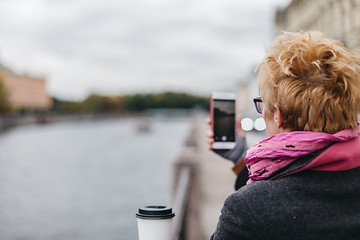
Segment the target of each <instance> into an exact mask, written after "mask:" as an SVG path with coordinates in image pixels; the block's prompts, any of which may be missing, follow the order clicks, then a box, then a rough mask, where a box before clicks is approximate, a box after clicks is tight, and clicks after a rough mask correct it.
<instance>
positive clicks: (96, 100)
mask: <svg viewBox="0 0 360 240" xmlns="http://www.w3.org/2000/svg"><path fill="white" fill-rule="evenodd" d="M159 108H161V109H179V108H181V109H193V108H201V109H205V110H209V98H208V97H201V96H195V95H190V94H186V93H177V92H163V93H151V94H133V95H125V96H101V95H97V94H91V95H90V96H88V97H87V98H86V99H85V100H83V101H79V102H76V101H64V100H60V99H57V98H53V107H52V109H51V111H52V112H54V113H60V114H75V113H92V114H96V113H99V114H102V113H137V112H143V111H145V110H149V109H159Z"/></svg>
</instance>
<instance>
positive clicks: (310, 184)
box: [211, 159, 360, 240]
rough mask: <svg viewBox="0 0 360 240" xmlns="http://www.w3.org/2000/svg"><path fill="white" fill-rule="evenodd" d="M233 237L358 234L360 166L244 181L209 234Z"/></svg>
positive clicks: (307, 239)
mask: <svg viewBox="0 0 360 240" xmlns="http://www.w3.org/2000/svg"><path fill="white" fill-rule="evenodd" d="M309 161H311V159H309ZM286 171H291V170H286ZM230 239H231V240H248V239H251V240H265V239H269V240H285V239H286V240H290V239H291V240H335V239H339V240H360V167H359V168H354V169H351V170H346V171H336V172H330V171H309V170H308V171H302V172H299V173H294V174H292V175H288V176H285V177H281V178H278V179H271V180H262V181H257V182H253V183H251V184H249V185H245V186H243V187H241V188H240V189H238V190H237V191H236V192H235V193H233V194H232V195H230V196H229V197H228V198H227V199H226V201H225V203H224V206H223V209H222V210H221V216H220V218H219V222H218V226H217V229H216V231H215V233H214V234H213V235H212V237H211V240H230Z"/></svg>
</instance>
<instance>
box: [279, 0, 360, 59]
mask: <svg viewBox="0 0 360 240" xmlns="http://www.w3.org/2000/svg"><path fill="white" fill-rule="evenodd" d="M275 23H276V27H277V34H279V33H281V32H282V31H290V32H297V31H302V30H305V31H320V32H322V33H324V34H325V35H326V36H327V37H331V38H334V39H337V40H340V41H341V42H342V43H343V44H344V45H345V46H346V47H347V48H349V49H350V50H352V51H353V52H355V53H357V54H360V0H317V1H312V0H292V1H291V3H290V4H289V5H288V6H287V7H286V8H284V9H278V10H277V12H276V17H275Z"/></svg>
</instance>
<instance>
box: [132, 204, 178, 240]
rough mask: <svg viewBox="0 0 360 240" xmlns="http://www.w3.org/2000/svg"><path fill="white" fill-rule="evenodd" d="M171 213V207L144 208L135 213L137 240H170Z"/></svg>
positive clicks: (173, 214)
mask: <svg viewBox="0 0 360 240" xmlns="http://www.w3.org/2000/svg"><path fill="white" fill-rule="evenodd" d="M174 216H175V213H173V211H172V208H171V207H167V206H146V207H142V208H139V210H138V212H137V213H136V217H137V223H138V232H139V240H171V236H172V225H173V223H172V222H173V221H172V220H173V217H174Z"/></svg>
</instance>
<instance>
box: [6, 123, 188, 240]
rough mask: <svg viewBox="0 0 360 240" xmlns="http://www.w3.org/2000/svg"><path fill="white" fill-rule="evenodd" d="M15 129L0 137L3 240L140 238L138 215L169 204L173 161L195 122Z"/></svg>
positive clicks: (100, 124) (109, 239) (54, 124)
mask: <svg viewBox="0 0 360 240" xmlns="http://www.w3.org/2000/svg"><path fill="white" fill-rule="evenodd" d="M137 121H138V119H136V118H123V119H108V120H96V121H77V122H63V123H53V124H48V125H33V126H25V127H18V128H14V129H12V130H10V131H7V132H5V133H1V134H0V238H1V239H7V240H13V239H14V240H15V239H16V240H20V239H26V240H35V239H36V240H45V239H46V240H63V239H64V240H65V239H66V240H69V239H72V240H77V239H79V240H85V239H86V240H91V239H94V240H95V239H96V240H97V239H101V240H112V239H121V240H134V239H137V226H136V218H135V212H136V210H137V208H138V207H141V206H145V205H149V204H167V205H169V204H170V193H171V184H172V168H171V167H172V166H171V163H172V160H173V159H174V157H176V155H177V154H178V153H179V151H180V148H181V144H182V142H183V140H184V138H185V136H186V135H187V134H188V132H189V130H190V118H189V117H183V118H169V117H154V118H151V119H150V131H149V132H138V131H137V127H136V126H137V124H136V123H137Z"/></svg>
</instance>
